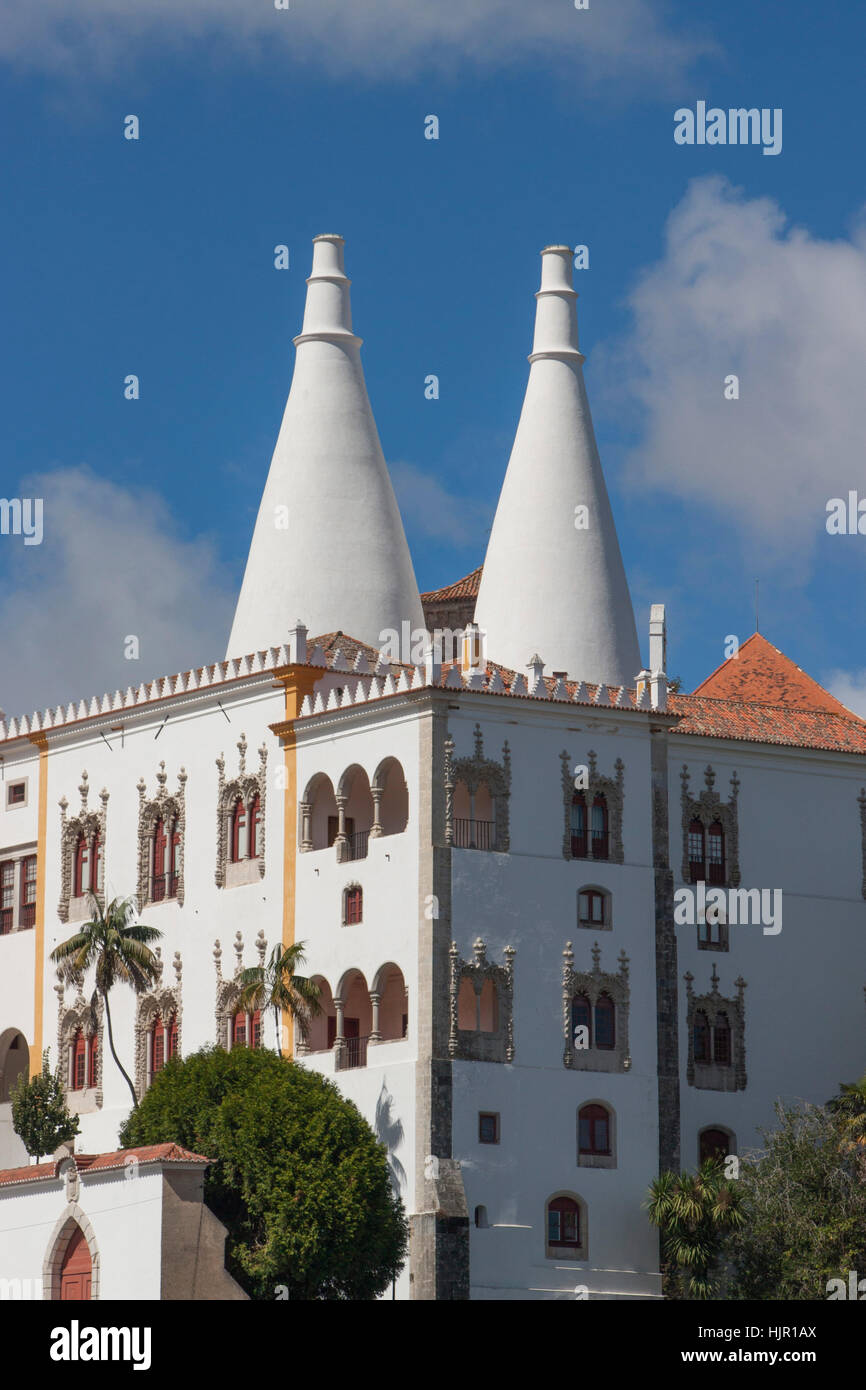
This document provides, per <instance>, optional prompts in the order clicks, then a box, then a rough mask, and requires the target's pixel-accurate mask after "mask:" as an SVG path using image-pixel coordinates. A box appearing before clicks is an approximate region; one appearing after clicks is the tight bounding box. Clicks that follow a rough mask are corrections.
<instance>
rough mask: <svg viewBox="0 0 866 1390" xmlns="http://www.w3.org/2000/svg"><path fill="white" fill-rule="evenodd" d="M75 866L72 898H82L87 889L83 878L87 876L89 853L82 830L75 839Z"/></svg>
mask: <svg viewBox="0 0 866 1390" xmlns="http://www.w3.org/2000/svg"><path fill="white" fill-rule="evenodd" d="M74 854H75V868H74V874H73V880H72V896H73V898H83V897H84V894H85V892H86V891H87V889H86V887H85V878H86V876H87V866H88V863H89V860H90V853H89V850H88V846H87V836H86V835H85V834H84V831H83V830H82V831H81V833H80V835H79V836H78V839H77V840H76V841H75V850H74Z"/></svg>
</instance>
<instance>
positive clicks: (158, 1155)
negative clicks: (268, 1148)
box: [0, 1143, 213, 1187]
mask: <svg viewBox="0 0 866 1390" xmlns="http://www.w3.org/2000/svg"><path fill="white" fill-rule="evenodd" d="M71 1157H73V1158H74V1159H75V1166H76V1168H77V1169H78V1171H79V1172H80V1173H81V1172H88V1173H95V1172H108V1171H109V1170H110V1169H112V1168H125V1167H126V1166H127V1164H128V1161H129V1159H131V1158H134V1159H136V1160H137V1161H138V1162H139V1163H212V1162H213V1159H210V1158H205V1157H204V1155H203V1154H194V1153H190V1151H189V1149H184V1148H181V1146H180V1144H173V1143H172V1144H149V1145H147V1146H146V1147H144V1148H139V1149H116V1150H115V1151H114V1152H113V1153H107V1154H72V1155H71ZM63 1161H64V1160H63V1159H57V1160H55V1159H52V1160H51V1162H50V1163H33V1164H31V1165H30V1166H29V1167H27V1168H3V1169H0V1187H8V1186H10V1185H11V1184H12V1183H17V1182H34V1181H37V1180H39V1179H43V1180H47V1179H53V1178H56V1177H57V1170H58V1167H59V1165H60V1163H62V1162H63Z"/></svg>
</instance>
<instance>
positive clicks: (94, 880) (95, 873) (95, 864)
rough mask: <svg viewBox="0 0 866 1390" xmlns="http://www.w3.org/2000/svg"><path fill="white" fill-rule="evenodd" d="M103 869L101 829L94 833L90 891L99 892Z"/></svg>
mask: <svg viewBox="0 0 866 1390" xmlns="http://www.w3.org/2000/svg"><path fill="white" fill-rule="evenodd" d="M101 869H102V842H101V840H100V838H99V831H98V830H96V831H94V834H93V855H92V858H91V863H90V891H91V893H98V892H99V875H100V872H101Z"/></svg>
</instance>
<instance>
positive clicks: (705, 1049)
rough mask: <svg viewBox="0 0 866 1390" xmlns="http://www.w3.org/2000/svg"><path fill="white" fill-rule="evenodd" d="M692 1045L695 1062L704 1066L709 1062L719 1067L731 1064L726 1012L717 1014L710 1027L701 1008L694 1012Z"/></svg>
mask: <svg viewBox="0 0 866 1390" xmlns="http://www.w3.org/2000/svg"><path fill="white" fill-rule="evenodd" d="M693 1047H694V1056H695V1061H696V1062H702V1063H703V1064H704V1065H705V1066H706V1065H709V1063H711V1062H715V1064H716V1065H717V1066H719V1067H729V1066H730V1065H731V1025H730V1023H729V1021H728V1016H727V1014H717V1015H716V1021H715V1023H714V1024H713V1026H712V1027H710V1021H709V1019H708V1018H707V1016H706V1014H705V1013H704V1012H703V1010H702V1009H699V1010H698V1012H697V1013H696V1014H695V1022H694V1032H693Z"/></svg>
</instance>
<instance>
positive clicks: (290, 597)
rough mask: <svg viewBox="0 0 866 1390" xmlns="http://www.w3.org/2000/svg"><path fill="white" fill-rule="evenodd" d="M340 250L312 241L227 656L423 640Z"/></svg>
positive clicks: (327, 241) (330, 239)
mask: <svg viewBox="0 0 866 1390" xmlns="http://www.w3.org/2000/svg"><path fill="white" fill-rule="evenodd" d="M349 285H350V281H349V280H348V278H347V277H346V274H345V271H344V269H343V238H342V237H339V236H318V237H316V238H315V239H314V241H313V269H312V273H311V275H310V278H309V279H308V281H307V286H308V289H307V304H306V310H305V313H304V323H303V328H302V330H301V333H300V336H299V337H297V338H295V346H296V348H297V354H296V357H295V371H294V376H293V378H292V386H291V390H290V392H289V399H288V402H287V404H286V410H285V414H284V415H283V423H282V426H281V428H280V433H279V437H278V439H277V445H276V448H275V449H274V456H273V459H272V460H271V467H270V472H269V473H268V480H267V483H266V484H265V490H264V494H263V496H262V501H261V506H260V507H259V514H258V518H257V520H256V527H255V531H254V532H253V540H252V545H251V546H250V553H249V556H248V558H247V567H246V573H245V574H244V582H243V585H242V587H241V593H240V598H239V599H238V606H237V609H236V611H235V620H234V624H233V626H232V632H231V637H230V639H229V645H228V651H227V655H228V656H230V657H236V656H243V655H245V654H246V653H248V652H254V651H259V650H262V649H264V648H265V647H269V646H276V645H279V644H280V643H282V642H284V641H285V640H286V634H287V633H288V630H289V628H290V627H291V626H293V625H294V623H295V621H296V620H297V618H298V616H299V615H300V617H301V618H303V620H304V622H305V624H306V625H307V628H308V630H309V632H310V634H311V636H316V635H318V634H320V633H325V632H334V631H337V630H341V631H343V632H345V633H347V634H348V635H350V636H352V637H358V638H360V639H361V640H362V641H364V642H369V643H370V644H371V645H374V646H379V645H380V644H381V642H382V641H384V640H386V639H384V638H382V637H381V636H380V634H381V633H383V632H384V631H386V630H387V629H389V628H390V629H393V630H394V631H396V632H397V633H398V634H399V633H400V632H401V631H402V629H401V623H402V622H404V621H406V620H408V621H409V622H410V624H411V626H412V627H413V628H422V629H423V628H424V615H423V612H422V609H421V600H420V598H419V596H418V585H417V583H416V581H415V572H414V570H413V568H412V560H411V558H410V556H409V547H408V546H407V544H406V536H405V534H404V532H403V523H402V521H401V519H400V513H399V511H398V508H397V501H396V498H395V497H394V490H393V488H392V487H391V479H390V477H389V475H388V469H387V466H386V464H385V459H384V456H383V454H382V446H381V444H380V443H379V435H378V432H377V430H376V422H375V420H374V419H373V412H372V411H371V409H370V402H369V400H368V398H367V388H366V385H365V384H364V372H363V369H362V367H361V353H360V347H361V342H362V340H361V339H360V338H358V337H356V336H355V334H354V333H353V332H352V311H351V307H350V303H349Z"/></svg>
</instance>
